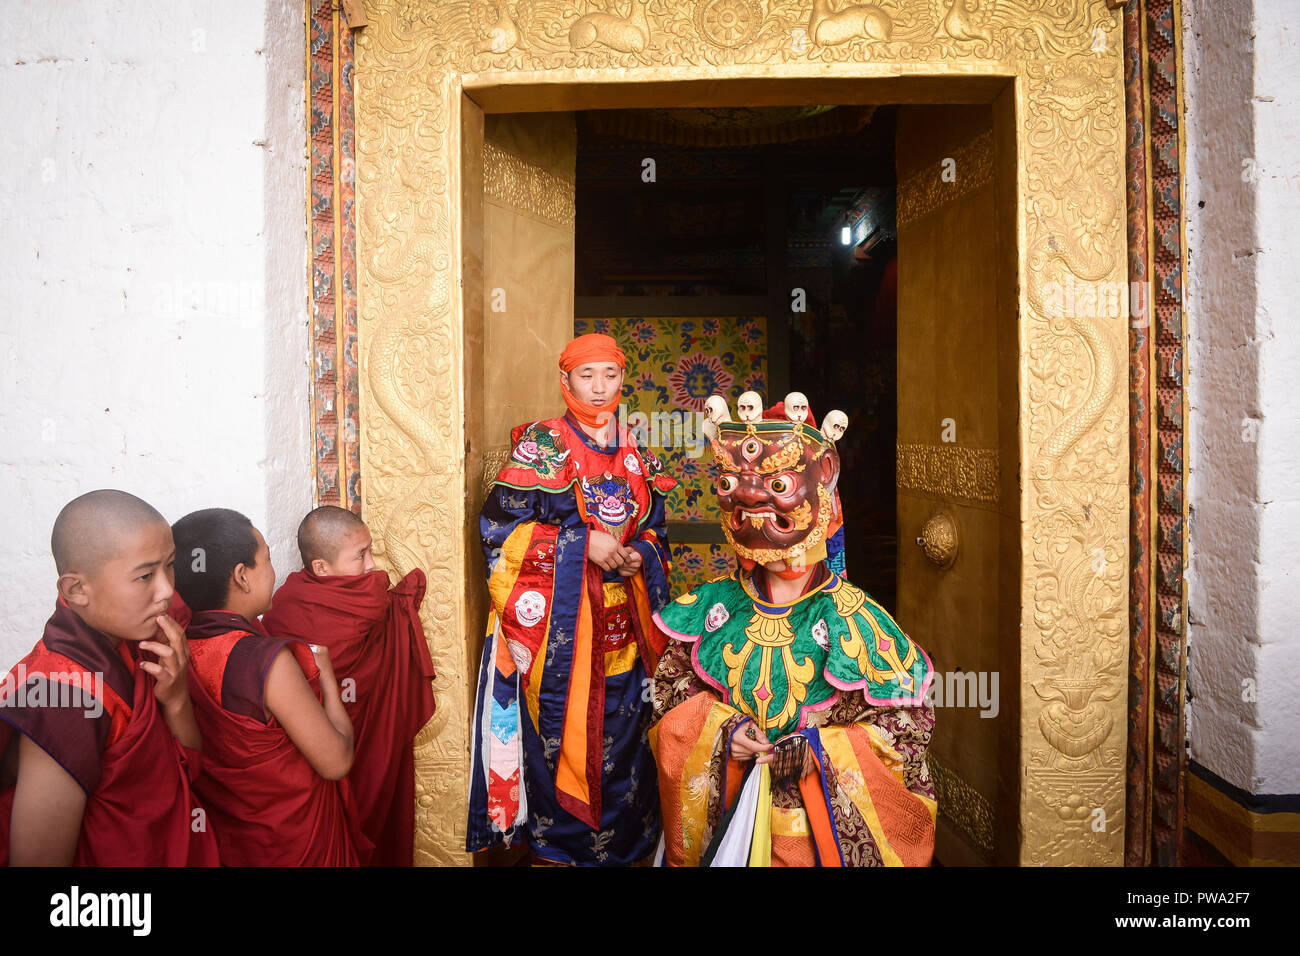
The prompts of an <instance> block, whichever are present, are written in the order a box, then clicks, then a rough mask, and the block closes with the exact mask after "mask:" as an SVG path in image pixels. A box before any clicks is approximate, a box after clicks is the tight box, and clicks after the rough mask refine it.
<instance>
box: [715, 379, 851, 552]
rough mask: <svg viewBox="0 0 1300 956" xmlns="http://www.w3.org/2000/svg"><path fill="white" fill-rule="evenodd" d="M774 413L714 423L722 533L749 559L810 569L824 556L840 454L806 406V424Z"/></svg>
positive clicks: (833, 510)
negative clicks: (737, 420) (758, 417)
mask: <svg viewBox="0 0 1300 956" xmlns="http://www.w3.org/2000/svg"><path fill="white" fill-rule="evenodd" d="M800 397H802V396H800ZM804 401H805V402H806V401H807V400H806V399H805V400H804ZM774 411H776V413H777V414H778V415H780V417H778V418H770V417H769V418H762V419H759V420H757V421H749V422H743V421H742V422H730V421H722V422H719V423H718V424H717V432H716V435H714V436H713V438H712V445H713V456H714V461H715V463H716V465H717V481H718V485H717V488H718V507H719V509H720V510H721V511H722V531H723V534H725V535H726V538H727V541H728V543H729V544H730V545H731V546H732V548H734V549H735V551H736V554H737V555H739V556H740V557H741V558H742V559H744V560H745V561H746V562H751V561H752V562H754V563H755V564H763V565H766V564H770V563H772V562H774V561H785V562H786V564H787V565H788V566H791V567H797V566H801V565H806V564H813V563H815V562H817V561H820V560H821V559H823V558H824V557H825V556H826V529H827V526H828V525H829V524H830V522H831V519H832V518H833V517H835V509H836V502H835V484H836V482H837V481H838V480H839V477H840V457H839V454H838V453H837V452H836V450H835V445H834V443H833V442H832V441H831V440H830V439H828V438H827V437H826V436H825V435H823V434H822V432H821V431H819V430H818V429H817V428H815V427H814V422H813V419H812V417H811V415H808V413H807V410H806V406H804V408H803V409H801V410H800V411H802V414H803V416H804V418H805V420H804V421H791V420H789V418H788V417H786V415H785V410H784V409H779V410H774ZM770 414H772V413H771V412H769V415H770ZM841 414H842V413H841Z"/></svg>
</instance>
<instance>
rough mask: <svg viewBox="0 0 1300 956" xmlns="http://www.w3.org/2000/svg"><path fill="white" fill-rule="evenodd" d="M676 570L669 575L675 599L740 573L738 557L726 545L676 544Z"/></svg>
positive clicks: (670, 589)
mask: <svg viewBox="0 0 1300 956" xmlns="http://www.w3.org/2000/svg"><path fill="white" fill-rule="evenodd" d="M672 553H673V570H672V573H671V574H670V575H669V576H668V585H669V591H670V593H671V595H672V597H674V598H676V597H680V596H681V595H683V594H685V593H686V592H687V591H689V590H690V589H691V588H694V587H698V586H699V585H701V584H704V583H705V582H707V581H712V580H713V579H714V578H721V577H726V576H727V575H729V574H730V573H731V572H732V571H734V570H736V555H735V552H733V551H732V550H731V548H730V547H728V546H727V545H725V544H674V545H672Z"/></svg>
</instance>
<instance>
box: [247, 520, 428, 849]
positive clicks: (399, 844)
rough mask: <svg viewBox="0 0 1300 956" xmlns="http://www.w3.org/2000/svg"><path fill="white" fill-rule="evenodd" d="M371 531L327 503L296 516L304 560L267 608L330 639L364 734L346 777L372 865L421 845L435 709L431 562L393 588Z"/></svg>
mask: <svg viewBox="0 0 1300 956" xmlns="http://www.w3.org/2000/svg"><path fill="white" fill-rule="evenodd" d="M370 545H371V539H370V531H369V530H368V529H367V528H366V525H365V523H364V522H363V521H362V520H361V519H360V518H358V517H357V516H356V515H354V514H353V513H352V512H351V511H348V510H346V509H344V508H336V507H334V506H333V505H323V506H322V507H320V508H317V509H316V510H315V511H313V512H311V514H309V515H307V517H306V518H304V519H303V520H302V524H301V525H299V526H298V550H299V551H300V552H301V554H302V566H303V568H302V570H301V571H295V572H294V573H293V574H291V575H289V579H288V580H287V581H285V582H284V584H283V585H281V587H280V589H279V590H278V591H276V592H275V598H274V600H273V601H272V607H271V610H270V611H269V612H268V613H267V614H266V615H264V616H263V618H262V623H263V625H265V627H266V629H267V630H268V631H270V632H271V633H273V634H276V635H279V636H280V637H295V638H299V639H300V640H305V641H314V642H316V643H318V644H322V645H324V646H325V647H327V648H329V654H330V660H331V661H333V663H334V667H335V670H336V672H337V673H338V674H339V676H340V678H341V680H342V682H343V705H344V706H345V707H346V708H347V711H348V716H349V717H351V718H352V726H353V728H354V730H355V732H356V738H357V758H356V761H355V762H354V763H353V765H352V773H351V774H350V775H349V776H348V781H349V783H350V784H351V786H352V793H353V795H354V796H355V798H356V801H357V809H358V811H359V813H360V816H361V829H362V831H363V832H364V833H365V835H366V836H367V837H368V838H369V839H370V841H371V842H372V843H374V844H375V855H374V856H373V857H372V858H371V865H373V866H410V865H411V863H412V859H413V856H414V852H415V755H414V753H413V752H412V746H411V745H412V742H413V741H414V740H415V735H416V734H418V733H419V732H420V728H421V727H423V726H424V725H425V724H426V723H427V722H428V720H429V718H430V717H432V716H433V710H434V700H433V688H432V686H431V685H430V681H431V680H432V679H433V677H434V672H433V661H432V660H430V658H429V648H428V645H427V644H426V643H425V638H424V628H423V627H422V626H421V624H420V602H421V601H423V600H424V587H425V581H424V572H423V571H421V570H419V569H418V568H417V569H415V570H413V571H411V573H410V574H408V575H407V576H406V577H405V578H403V579H402V580H401V581H400V582H399V583H398V584H397V586H396V587H394V588H393V589H392V590H389V587H388V575H387V574H386V573H385V572H384V571H382V570H376V568H375V560H374V558H373V556H372V555H371V551H370Z"/></svg>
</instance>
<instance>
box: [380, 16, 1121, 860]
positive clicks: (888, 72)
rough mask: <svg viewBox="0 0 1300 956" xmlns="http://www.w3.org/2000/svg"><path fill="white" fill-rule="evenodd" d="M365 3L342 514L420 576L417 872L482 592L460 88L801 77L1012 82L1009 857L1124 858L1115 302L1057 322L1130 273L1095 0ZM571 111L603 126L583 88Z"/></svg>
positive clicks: (449, 778)
mask: <svg viewBox="0 0 1300 956" xmlns="http://www.w3.org/2000/svg"><path fill="white" fill-rule="evenodd" d="M365 7H366V13H367V17H368V20H369V25H368V26H366V27H365V28H364V29H362V30H360V31H358V33H357V35H356V71H355V85H356V90H355V92H356V130H357V142H356V157H357V169H356V179H357V213H358V250H357V251H358V283H359V289H358V296H359V321H358V325H359V333H358V334H359V353H360V357H361V402H362V415H361V428H362V433H361V454H362V470H363V473H364V474H363V478H364V480H363V488H364V489H365V490H364V494H365V498H364V513H365V515H366V518H367V520H368V522H369V523H370V525H371V527H372V529H373V530H374V532H375V536H376V541H377V545H376V550H377V552H378V553H379V554H380V556H381V557H382V559H383V560H384V562H385V563H386V564H387V565H388V566H389V567H390V568H393V569H395V570H397V571H400V572H405V571H406V570H408V569H409V568H411V567H416V566H419V567H422V568H424V569H425V571H426V572H427V573H428V575H429V597H428V598H427V599H426V602H425V606H424V609H423V616H424V623H425V626H426V629H427V632H428V634H429V638H430V644H431V648H432V652H433V656H434V662H435V665H436V666H437V669H438V675H439V676H438V682H437V686H436V691H437V693H438V700H439V705H438V713H437V715H436V716H435V718H434V720H433V721H432V722H431V724H430V726H429V727H427V728H426V729H425V731H424V733H423V734H421V736H420V738H419V740H418V741H417V752H416V756H417V776H418V782H417V788H418V793H417V862H419V863H437V864H463V863H465V862H467V857H466V855H465V853H464V852H463V846H464V828H465V820H464V818H465V801H466V792H467V789H468V774H469V756H468V725H469V720H470V711H471V709H472V700H471V695H470V679H471V674H470V673H469V671H470V665H469V663H468V654H467V651H466V647H467V642H469V641H470V640H471V636H472V635H473V634H474V632H475V631H476V630H477V629H478V628H480V627H481V626H482V622H480V621H473V620H469V617H470V615H469V614H468V612H467V608H468V603H469V602H468V597H467V595H468V591H467V589H468V588H469V587H472V586H474V585H475V584H476V583H477V577H478V576H479V574H480V572H481V567H480V563H479V561H478V559H477V556H476V555H474V554H472V553H470V548H469V547H468V546H467V544H466V542H467V541H468V540H469V539H470V536H469V535H467V533H466V529H467V522H469V521H471V520H472V519H473V512H474V510H475V509H476V508H477V505H478V500H477V499H478V494H477V492H478V490H479V488H480V481H481V475H479V474H473V475H466V474H465V448H466V435H465V433H464V432H465V429H464V422H465V409H466V388H467V383H466V382H465V381H464V365H463V363H462V355H463V350H464V347H465V343H466V329H465V328H464V321H465V319H464V316H465V314H466V312H465V309H464V307H463V306H464V304H463V302H462V300H461V284H460V279H461V273H460V270H461V268H462V265H461V249H460V245H461V242H462V238H461V224H460V223H461V214H462V210H461V200H460V196H461V187H462V184H461V178H460V177H461V154H462V142H461V137H462V133H461V97H462V91H463V90H464V89H465V84H466V82H467V80H468V81H470V85H471V86H473V87H475V88H481V87H483V86H484V85H488V84H491V83H492V82H494V81H499V82H500V83H502V84H508V83H511V82H515V81H522V80H525V79H526V80H527V81H528V82H530V83H553V84H557V89H558V88H559V85H562V84H579V83H585V84H600V83H608V84H615V83H617V84H623V85H626V84H627V83H635V82H641V81H644V82H650V81H655V82H662V81H666V80H709V81H719V80H733V79H734V80H754V79H756V78H759V79H761V78H767V79H772V80H779V81H782V82H783V83H786V86H787V88H793V87H791V86H790V85H789V84H788V81H790V80H796V79H809V80H811V79H820V80H824V81H831V80H839V81H843V80H854V81H858V80H862V81H867V80H896V79H898V78H909V77H936V78H946V79H948V80H950V81H951V82H952V83H953V84H954V87H953V88H956V87H955V85H956V84H959V83H960V82H961V81H963V80H964V79H966V78H971V77H980V76H983V77H1011V78H1013V79H1014V82H1015V84H1016V116H1017V119H1016V122H1017V136H1016V138H1017V155H1016V174H1015V175H1016V187H1017V193H1018V202H1017V215H1018V217H1019V223H1018V231H1019V235H1020V237H1021V246H1020V248H1019V250H1018V259H1019V263H1018V270H1019V287H1020V302H1019V326H1018V327H1019V341H1020V372H1019V378H1020V396H1019V401H1020V414H1019V419H1020V423H1021V426H1020V427H1021V433H1020V437H1019V446H1020V461H1019V463H1018V467H1019V472H1020V476H1021V481H1020V495H1021V500H1020V512H1021V515H1022V518H1023V523H1022V542H1021V553H1022V567H1023V570H1022V579H1021V587H1020V591H1021V634H1022V649H1021V667H1022V678H1023V680H1022V683H1021V688H1020V693H1021V713H1022V726H1021V760H1020V765H1021V774H1022V776H1021V800H1020V816H1021V827H1020V830H1021V832H1022V834H1023V836H1022V843H1021V847H1020V859H1021V861H1022V862H1025V863H1046V864H1067V863H1107V864H1117V863H1119V862H1120V861H1121V859H1122V852H1123V830H1122V828H1123V819H1124V787H1123V764H1124V740H1125V736H1124V691H1125V676H1124V675H1125V667H1126V660H1127V657H1126V655H1127V638H1126V634H1127V596H1126V589H1125V588H1126V585H1125V580H1126V578H1125V575H1126V571H1125V569H1126V566H1127V558H1128V556H1127V548H1128V543H1127V522H1128V517H1127V495H1126V487H1127V486H1126V480H1127V478H1126V476H1127V455H1128V446H1127V439H1126V435H1127V415H1128V408H1127V401H1126V395H1125V391H1124V388H1123V381H1124V372H1123V370H1124V368H1125V365H1124V353H1123V348H1124V343H1125V342H1126V328H1125V322H1126V314H1125V309H1126V306H1127V298H1125V297H1121V299H1120V300H1119V301H1118V302H1117V303H1116V304H1115V306H1114V308H1113V309H1111V310H1110V311H1106V310H1103V309H1091V310H1079V309H1075V310H1073V314H1069V313H1066V312H1065V311H1064V310H1063V309H1062V308H1061V307H1060V302H1061V296H1059V295H1055V294H1054V291H1055V290H1058V289H1059V288H1060V287H1061V286H1062V285H1067V284H1073V286H1075V287H1078V286H1080V284H1083V285H1089V284H1093V285H1096V286H1099V287H1101V286H1107V285H1110V286H1113V285H1114V284H1117V283H1124V282H1125V281H1126V279H1127V276H1126V272H1125V267H1126V260H1125V252H1124V250H1125V220H1124V178H1123V174H1124V151H1123V150H1124V146H1123V131H1124V98H1123V77H1122V63H1121V55H1122V46H1121V42H1120V41H1121V37H1120V18H1119V12H1118V11H1112V10H1110V9H1109V7H1108V4H1107V2H1106V0H1050V2H1049V0H882V2H880V3H878V4H845V3H840V4H835V3H829V2H826V0H699V2H670V0H621V2H620V0H605V2H596V0H520V2H518V3H509V2H503V3H493V4H485V3H478V2H446V0H427V2H419V0H368V2H367V3H366V4H365ZM590 95H591V96H592V97H593V99H592V101H591V104H590V105H591V106H592V107H596V106H598V105H599V102H598V96H599V94H598V93H593V94H590ZM660 95H662V94H660ZM791 95H792V96H794V95H795V94H794V93H792V94H791ZM799 95H804V94H799ZM810 101H811V100H810ZM646 105H656V106H664V105H671V104H669V103H664V102H662V100H661V101H659V102H655V103H649V102H647V103H646ZM565 108H572V107H565ZM1100 298H1104V297H1100ZM1068 301H1073V300H1068ZM1107 301H1109V300H1107ZM471 338H472V337H471ZM1002 467H1004V468H1010V467H1016V463H1012V462H1003V463H1002ZM467 490H469V491H471V492H472V493H470V494H468V495H467V493H466V492H467Z"/></svg>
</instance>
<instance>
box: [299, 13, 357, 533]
mask: <svg viewBox="0 0 1300 956" xmlns="http://www.w3.org/2000/svg"><path fill="white" fill-rule="evenodd" d="M337 6H338V4H337V3H335V2H331V0H308V5H307V82H308V84H309V86H308V97H307V130H308V148H309V151H310V161H311V176H310V177H309V181H308V189H309V196H308V217H307V219H308V229H309V232H310V239H311V266H310V280H311V357H312V371H311V406H312V408H311V411H312V422H311V423H312V479H313V489H312V492H313V497H314V499H315V501H316V504H318V505H325V504H332V505H341V506H342V507H345V508H350V509H352V510H353V511H356V512H360V510H361V442H360V435H359V431H358V427H357V421H358V414H359V406H360V402H359V400H358V383H357V267H356V248H357V233H356V202H355V193H354V191H355V185H356V163H355V160H354V157H353V125H354V117H353V109H352V49H353V47H352V34H351V31H350V30H348V29H347V25H346V22H342V21H341V19H340V18H341V16H342V14H341V13H340V11H339V10H338V9H337Z"/></svg>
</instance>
